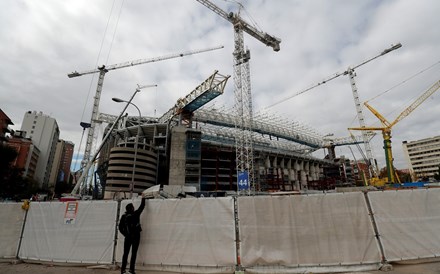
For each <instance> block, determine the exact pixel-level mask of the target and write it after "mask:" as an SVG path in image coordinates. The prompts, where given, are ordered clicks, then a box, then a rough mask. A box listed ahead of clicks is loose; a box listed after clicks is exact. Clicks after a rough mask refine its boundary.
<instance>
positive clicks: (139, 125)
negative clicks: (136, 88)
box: [112, 98, 142, 198]
mask: <svg viewBox="0 0 440 274" xmlns="http://www.w3.org/2000/svg"><path fill="white" fill-rule="evenodd" d="M112 100H113V101H114V102H116V103H128V104H130V105H132V106H134V107H135V108H136V109H137V111H138V113H139V118H138V124H137V132H136V141H135V143H134V159H133V171H132V173H131V184H130V198H133V190H134V175H135V170H136V161H137V151H138V142H139V131H140V127H141V119H142V115H141V111H140V109H139V108H138V107H137V106H136V105H135V104H133V103H132V102H128V101H125V100H122V99H119V98H112Z"/></svg>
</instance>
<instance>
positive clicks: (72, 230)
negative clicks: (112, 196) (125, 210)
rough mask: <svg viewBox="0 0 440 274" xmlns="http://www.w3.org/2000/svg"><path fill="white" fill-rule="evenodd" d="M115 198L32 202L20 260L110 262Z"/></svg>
mask: <svg viewBox="0 0 440 274" xmlns="http://www.w3.org/2000/svg"><path fill="white" fill-rule="evenodd" d="M117 206H118V203H117V202H115V201H79V202H32V203H31V207H30V209H29V212H28V216H27V220H26V225H25V229H24V231H23V240H22V244H21V248H20V251H19V257H20V259H26V260H38V261H49V262H60V263H61V262H64V263H83V264H84V263H91V264H111V263H112V257H113V250H114V239H115V222H116V212H117Z"/></svg>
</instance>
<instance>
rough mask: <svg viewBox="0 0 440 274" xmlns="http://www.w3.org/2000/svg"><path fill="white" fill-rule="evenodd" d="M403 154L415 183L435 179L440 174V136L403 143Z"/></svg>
mask: <svg viewBox="0 0 440 274" xmlns="http://www.w3.org/2000/svg"><path fill="white" fill-rule="evenodd" d="M402 146H403V153H404V155H405V158H406V160H407V162H408V165H409V170H410V174H411V178H412V180H414V181H417V180H422V179H426V178H433V177H434V175H435V174H437V173H439V166H440V136H435V137H431V138H426V139H421V140H417V141H410V142H407V141H403V142H402Z"/></svg>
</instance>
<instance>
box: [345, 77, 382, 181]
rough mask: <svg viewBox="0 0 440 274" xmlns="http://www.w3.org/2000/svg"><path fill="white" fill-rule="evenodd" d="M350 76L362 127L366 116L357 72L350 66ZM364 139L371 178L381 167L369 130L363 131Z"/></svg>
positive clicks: (376, 174)
mask: <svg viewBox="0 0 440 274" xmlns="http://www.w3.org/2000/svg"><path fill="white" fill-rule="evenodd" d="M347 73H348V76H349V78H350V85H351V91H352V93H353V99H354V105H355V107H356V113H357V117H358V121H359V126H360V127H365V117H364V113H363V111H362V105H361V102H360V100H359V93H358V90H357V87H356V82H355V80H354V77H355V76H356V74H355V73H354V70H353V69H351V68H349V69H348V70H347ZM361 133H362V140H363V141H364V147H365V153H366V154H367V160H368V171H369V173H370V178H372V177H377V176H378V175H379V169H378V167H377V163H376V160H375V159H374V156H373V150H372V149H371V145H370V141H369V138H368V132H367V131H362V132H361Z"/></svg>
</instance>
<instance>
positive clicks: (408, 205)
mask: <svg viewBox="0 0 440 274" xmlns="http://www.w3.org/2000/svg"><path fill="white" fill-rule="evenodd" d="M368 197H369V200H370V203H371V207H372V210H373V214H374V218H375V221H376V224H377V228H378V231H379V235H380V241H381V242H382V244H383V248H384V254H385V258H386V260H387V261H390V262H392V261H400V260H410V259H420V258H433V257H439V256H440V189H434V188H432V189H417V190H399V191H383V192H369V193H368Z"/></svg>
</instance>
